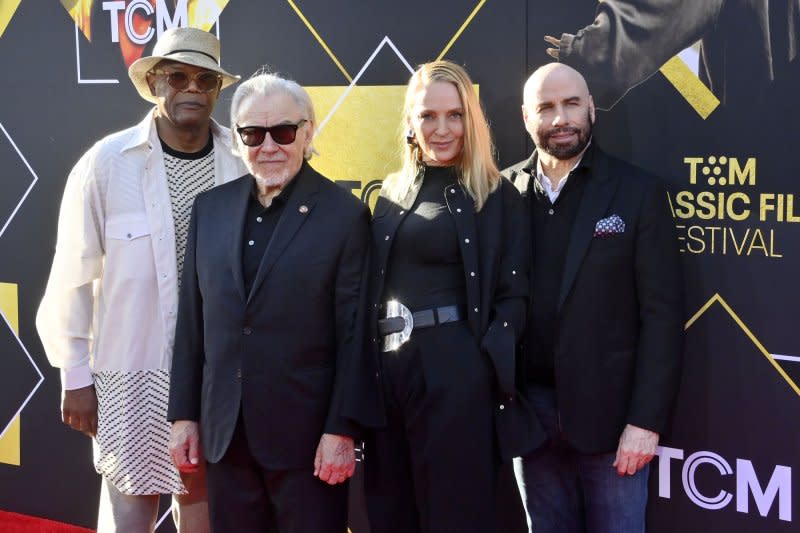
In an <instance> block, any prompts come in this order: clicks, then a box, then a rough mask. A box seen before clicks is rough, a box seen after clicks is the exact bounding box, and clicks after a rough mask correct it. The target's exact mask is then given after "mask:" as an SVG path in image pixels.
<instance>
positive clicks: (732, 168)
mask: <svg viewBox="0 0 800 533" xmlns="http://www.w3.org/2000/svg"><path fill="white" fill-rule="evenodd" d="M683 162H684V163H686V164H687V165H689V183H691V184H692V185H694V184H696V183H697V177H698V175H701V176H702V177H703V178H704V179H705V180H706V181H707V182H708V184H709V185H711V186H712V187H713V186H714V185H732V186H734V185H755V184H756V158H755V157H748V158H747V159H746V160H744V161H742V160H741V159H738V158H736V157H728V156H724V155H721V156H719V157H716V156H713V155H712V156H709V157H707V158H703V157H684V158H683Z"/></svg>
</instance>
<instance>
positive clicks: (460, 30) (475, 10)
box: [436, 0, 486, 61]
mask: <svg viewBox="0 0 800 533" xmlns="http://www.w3.org/2000/svg"><path fill="white" fill-rule="evenodd" d="M485 3H486V0H481V1H480V2H478V5H477V6H475V9H473V10H472V13H470V14H469V16H468V17H467V20H465V21H464V24H462V25H461V27H460V28H458V31H457V32H456V34H455V35H453V38H452V39H450V42H449V43H447V46H445V47H444V50H442V53H441V54H439V57H437V58H436V60H437V61H439V60H440V59H442V58H443V57H444V55H445V54H446V53H447V52H448V51H449V50H450V47H451V46H453V43H455V42H456V39H458V38H459V37H461V34H462V33H464V30H465V29H467V26H469V23H470V22H472V19H474V18H475V15H477V14H478V11H480V9H481V8H482V7H483V4H485Z"/></svg>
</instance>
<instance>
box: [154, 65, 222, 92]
mask: <svg viewBox="0 0 800 533" xmlns="http://www.w3.org/2000/svg"><path fill="white" fill-rule="evenodd" d="M150 72H152V73H153V74H163V75H164V76H166V77H167V83H168V84H169V86H170V87H172V88H173V89H175V90H176V91H183V90H185V89H186V88H187V87H189V83H191V82H192V80H194V85H195V87H197V90H198V91H200V92H203V93H210V92H212V91H214V90H216V89H217V88H218V87H219V84H220V82H221V81H222V76H221V75H219V74H215V73H214V72H208V71H205V72H198V73H197V74H194V75H192V76H190V75H188V74H187V73H185V72H183V71H181V70H161V69H153V70H151V71H150Z"/></svg>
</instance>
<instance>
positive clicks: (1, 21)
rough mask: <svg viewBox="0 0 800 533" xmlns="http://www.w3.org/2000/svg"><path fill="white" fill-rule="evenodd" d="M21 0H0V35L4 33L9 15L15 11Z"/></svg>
mask: <svg viewBox="0 0 800 533" xmlns="http://www.w3.org/2000/svg"><path fill="white" fill-rule="evenodd" d="M20 3H22V0H0V37H2V36H3V33H5V31H6V28H7V27H8V23H9V22H11V17H13V16H14V13H15V12H16V11H17V8H18V7H19V5H20Z"/></svg>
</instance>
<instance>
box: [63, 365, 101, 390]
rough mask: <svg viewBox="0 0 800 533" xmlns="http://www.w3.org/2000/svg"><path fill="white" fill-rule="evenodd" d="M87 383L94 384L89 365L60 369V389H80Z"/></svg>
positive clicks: (87, 384)
mask: <svg viewBox="0 0 800 533" xmlns="http://www.w3.org/2000/svg"><path fill="white" fill-rule="evenodd" d="M89 385H94V377H92V371H91V369H90V368H89V365H80V366H76V367H74V368H62V369H61V388H62V390H74V389H82V388H83V387H88V386H89Z"/></svg>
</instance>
